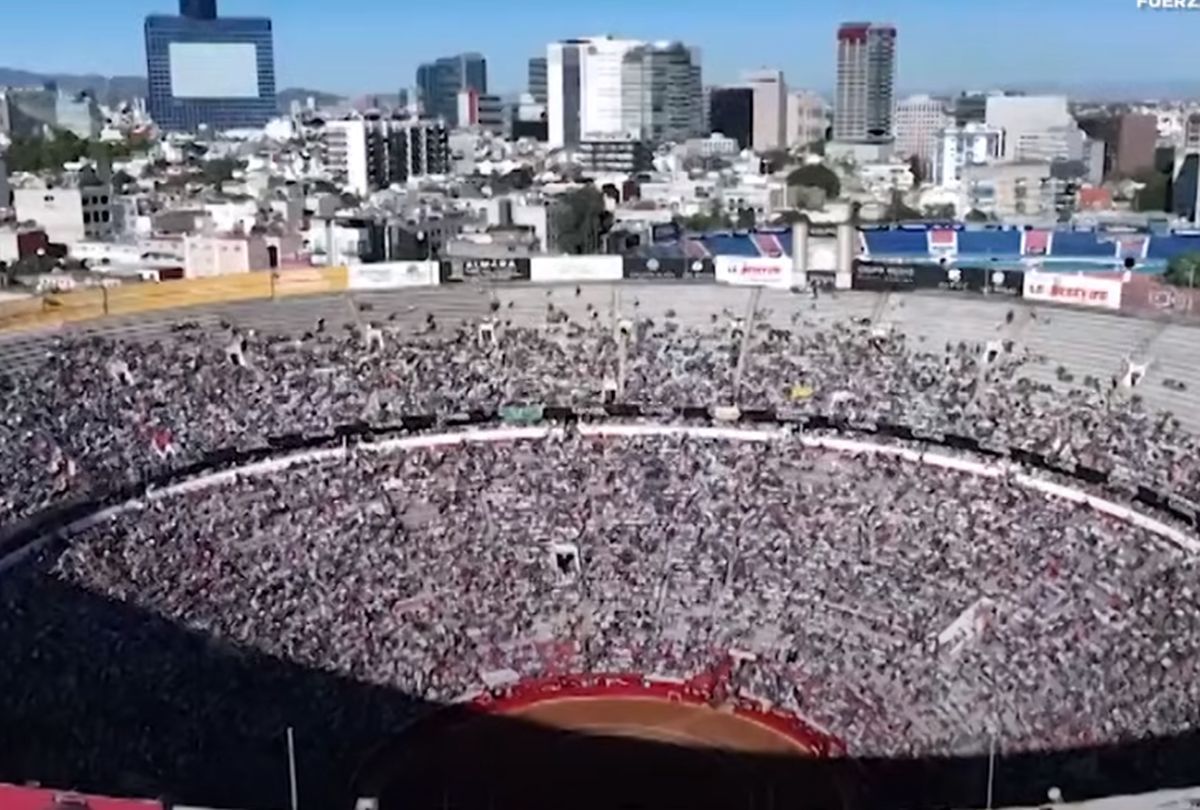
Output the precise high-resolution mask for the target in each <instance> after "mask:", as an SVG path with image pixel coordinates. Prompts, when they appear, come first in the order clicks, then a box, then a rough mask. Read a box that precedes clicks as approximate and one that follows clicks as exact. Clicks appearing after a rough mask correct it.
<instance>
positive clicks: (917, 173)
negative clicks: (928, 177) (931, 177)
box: [908, 155, 925, 187]
mask: <svg viewBox="0 0 1200 810" xmlns="http://www.w3.org/2000/svg"><path fill="white" fill-rule="evenodd" d="M908 170H909V171H910V172H912V176H913V186H914V187H916V186H919V185H921V184H922V183H924V182H925V168H924V167H923V166H922V165H921V159H920V158H919V157H917V156H916V155H913V156H911V157H910V158H909V159H908Z"/></svg>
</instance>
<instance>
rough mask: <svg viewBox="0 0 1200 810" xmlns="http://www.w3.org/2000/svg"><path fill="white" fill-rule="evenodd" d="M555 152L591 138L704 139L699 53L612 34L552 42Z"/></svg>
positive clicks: (550, 102) (549, 105)
mask: <svg viewBox="0 0 1200 810" xmlns="http://www.w3.org/2000/svg"><path fill="white" fill-rule="evenodd" d="M546 75H547V87H546V119H547V124H548V132H549V143H550V146H552V147H564V146H576V145H578V144H579V143H580V141H581V140H583V139H584V138H590V137H591V136H602V137H607V136H616V135H628V136H631V137H633V138H634V139H636V140H643V141H650V142H663V141H681V140H685V139H687V138H689V137H692V136H694V135H699V134H702V132H703V128H704V108H703V88H702V85H701V73H700V62H699V54H698V52H697V51H695V50H694V49H691V48H688V47H686V46H684V45H683V44H681V43H677V42H665V43H644V42H640V41H638V40H629V39H615V38H613V37H591V38H583V39H572V40H566V41H563V42H554V43H551V44H550V45H549V46H548V47H547V51H546Z"/></svg>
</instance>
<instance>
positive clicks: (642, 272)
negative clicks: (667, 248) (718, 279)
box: [624, 256, 713, 281]
mask: <svg viewBox="0 0 1200 810" xmlns="http://www.w3.org/2000/svg"><path fill="white" fill-rule="evenodd" d="M624 272H625V278H627V279H651V280H652V279H684V280H688V279H692V280H703V281H712V280H713V265H712V262H711V261H707V260H705V259H684V258H669V259H657V258H650V259H646V258H642V257H640V256H626V257H625V259H624Z"/></svg>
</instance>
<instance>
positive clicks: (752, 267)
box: [714, 256, 792, 290]
mask: <svg viewBox="0 0 1200 810" xmlns="http://www.w3.org/2000/svg"><path fill="white" fill-rule="evenodd" d="M714 262H715V264H716V270H717V283H719V284H735V285H738V286H746V287H774V288H777V289H784V290H786V289H789V288H790V287H791V286H792V260H791V257H789V256H778V257H774V258H772V257H767V256H717V257H716V259H715V260H714Z"/></svg>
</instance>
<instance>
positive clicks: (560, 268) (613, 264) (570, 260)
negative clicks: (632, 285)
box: [529, 256, 623, 283]
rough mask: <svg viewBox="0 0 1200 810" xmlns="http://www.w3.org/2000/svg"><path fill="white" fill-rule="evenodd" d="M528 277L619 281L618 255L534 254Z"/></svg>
mask: <svg viewBox="0 0 1200 810" xmlns="http://www.w3.org/2000/svg"><path fill="white" fill-rule="evenodd" d="M529 265H530V266H529V277H530V279H531V280H533V281H535V282H538V283H547V282H556V281H620V280H621V278H622V275H623V273H622V266H621V257H620V256H535V257H534V258H533V259H530V261H529Z"/></svg>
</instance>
